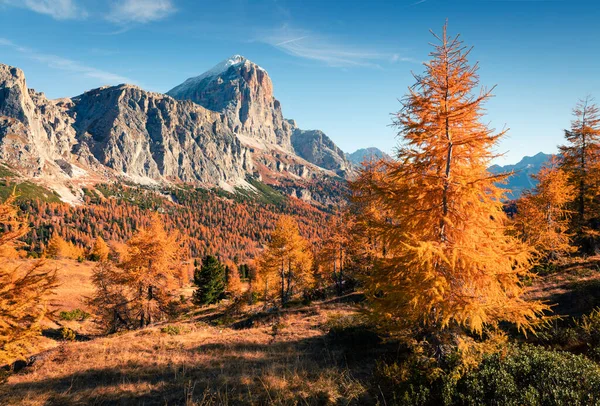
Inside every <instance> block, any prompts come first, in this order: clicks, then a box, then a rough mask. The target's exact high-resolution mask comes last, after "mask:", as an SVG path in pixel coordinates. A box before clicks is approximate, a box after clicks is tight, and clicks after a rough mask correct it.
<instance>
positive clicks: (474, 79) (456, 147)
mask: <svg viewBox="0 0 600 406" xmlns="http://www.w3.org/2000/svg"><path fill="white" fill-rule="evenodd" d="M434 36H435V38H436V39H437V41H438V43H437V44H435V45H433V51H432V52H431V54H430V55H431V60H430V61H429V62H427V63H425V64H424V66H425V73H424V74H422V75H415V79H416V84H415V85H414V86H412V87H411V88H409V93H408V95H407V96H406V97H405V98H404V99H403V100H402V109H401V110H400V111H399V112H398V113H397V115H396V118H395V121H394V124H395V126H396V127H397V128H398V136H399V138H400V145H399V147H398V153H397V157H396V160H395V161H391V162H390V161H388V162H384V161H381V162H378V163H374V164H372V165H370V166H369V167H367V168H365V169H364V170H363V171H362V173H361V174H360V175H359V177H358V179H357V180H356V181H355V182H354V183H353V190H354V200H355V202H356V203H357V204H358V205H359V206H361V207H367V208H369V207H370V208H371V210H369V211H367V212H363V214H362V217H363V218H362V219H360V220H359V222H361V223H362V224H364V225H366V227H367V229H368V230H369V232H370V233H371V234H373V235H375V236H376V238H377V239H378V240H379V246H380V247H381V248H380V249H378V250H377V252H376V265H375V267H374V269H373V270H372V271H371V272H369V273H367V274H365V275H364V276H363V279H364V281H363V282H364V284H365V287H366V290H367V294H368V296H369V297H370V300H371V303H372V305H373V311H374V313H375V314H376V315H378V316H379V320H381V321H383V322H387V323H389V324H391V326H390V327H391V328H403V327H406V328H414V327H415V326H422V327H423V328H425V329H426V330H429V331H431V332H432V333H436V332H437V333H439V332H442V331H448V330H451V331H456V330H459V331H460V330H463V331H465V330H466V331H469V332H473V333H476V334H483V332H484V330H486V329H487V328H494V327H496V326H498V323H500V322H501V321H507V322H511V323H514V324H515V325H516V326H517V327H518V328H519V329H521V330H524V331H527V330H532V329H533V328H534V327H535V324H536V321H537V320H538V316H539V315H540V314H541V313H542V312H543V311H544V310H546V309H547V307H546V306H545V305H544V304H542V303H538V302H530V301H527V300H525V299H524V298H523V293H524V286H523V284H522V283H521V280H522V279H523V278H528V277H531V273H530V268H531V259H532V250H531V248H530V247H529V246H528V245H527V244H525V243H523V242H521V241H520V240H519V239H518V238H516V237H513V236H511V235H510V234H509V233H507V231H508V229H509V223H508V219H507V217H506V215H505V213H504V212H503V210H502V201H501V199H502V197H503V194H504V193H505V191H504V190H502V189H500V188H499V187H498V186H496V182H498V181H499V180H502V178H503V176H492V175H491V174H490V173H488V171H487V168H488V167H489V165H490V161H491V159H492V158H493V157H494V153H493V148H494V147H495V146H496V144H497V142H498V140H499V139H500V138H501V137H502V136H503V135H504V134H505V131H502V132H499V133H495V132H494V131H493V130H492V129H490V128H488V127H487V126H486V125H485V124H484V123H483V122H482V118H483V115H484V109H483V106H484V104H485V102H486V101H487V100H489V98H490V97H492V94H491V90H487V89H486V88H481V90H480V91H479V92H477V91H476V89H477V88H478V87H479V76H478V73H477V72H478V65H477V64H475V65H470V64H469V62H468V56H469V53H470V49H469V48H466V47H465V46H464V45H463V43H462V41H461V40H460V37H459V36H456V37H453V38H451V37H449V36H448V34H447V29H446V27H444V29H443V34H442V36H441V37H439V36H436V35H435V34H434ZM365 217H366V218H365Z"/></svg>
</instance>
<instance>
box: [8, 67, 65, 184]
mask: <svg viewBox="0 0 600 406" xmlns="http://www.w3.org/2000/svg"><path fill="white" fill-rule="evenodd" d="M69 107H70V103H69V101H68V100H58V101H49V100H48V99H46V97H45V96H44V95H43V94H42V93H36V92H34V91H33V90H29V89H27V84H26V82H25V75H24V74H23V71H21V70H20V69H17V68H13V67H11V66H7V65H2V64H0V160H2V161H3V162H5V163H8V164H9V165H11V166H13V167H15V168H18V169H19V170H21V171H22V172H23V173H24V174H26V175H29V176H39V175H40V174H42V173H49V174H54V173H57V172H60V171H61V168H60V166H59V165H58V164H57V162H59V161H62V160H64V159H65V158H67V159H68V158H69V156H70V151H71V147H72V145H73V144H74V143H75V142H76V141H75V131H74V130H73V128H72V127H71V124H72V119H71V117H69V116H68V115H67V114H66V111H67V110H68V108H69Z"/></svg>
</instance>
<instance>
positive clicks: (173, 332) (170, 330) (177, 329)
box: [160, 325, 182, 336]
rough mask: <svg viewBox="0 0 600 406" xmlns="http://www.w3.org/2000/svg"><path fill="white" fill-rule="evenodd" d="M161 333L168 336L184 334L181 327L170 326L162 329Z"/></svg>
mask: <svg viewBox="0 0 600 406" xmlns="http://www.w3.org/2000/svg"><path fill="white" fill-rule="evenodd" d="M160 332H161V333H164V334H168V335H170V336H178V335H179V334H181V333H182V330H181V328H180V327H179V326H172V325H168V326H165V327H163V328H161V329H160Z"/></svg>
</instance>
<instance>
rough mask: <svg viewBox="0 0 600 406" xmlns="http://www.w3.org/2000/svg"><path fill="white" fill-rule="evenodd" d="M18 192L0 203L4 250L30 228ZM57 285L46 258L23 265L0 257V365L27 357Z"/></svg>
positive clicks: (0, 241) (16, 243)
mask: <svg viewBox="0 0 600 406" xmlns="http://www.w3.org/2000/svg"><path fill="white" fill-rule="evenodd" d="M14 200H15V196H14V195H13V196H12V197H10V198H9V199H8V200H7V201H5V202H4V203H2V204H0V227H1V229H0V252H7V251H11V250H14V248H15V247H19V246H21V245H22V243H21V242H20V239H21V238H22V237H23V236H25V235H26V234H27V233H28V232H29V228H28V227H27V225H26V224H25V223H24V222H23V221H22V220H21V219H20V218H19V216H18V212H17V208H16V207H15V206H14V204H13V203H14ZM55 287H56V275H55V272H53V271H49V270H46V269H45V267H44V263H43V262H42V261H36V262H35V263H33V264H32V265H29V266H25V267H19V266H18V265H17V264H15V263H13V262H11V261H10V258H5V257H0V365H4V364H6V363H9V362H12V361H15V360H16V359H18V358H23V357H24V356H25V355H26V354H27V353H28V352H29V351H30V350H31V349H32V346H33V345H34V342H35V338H36V337H37V336H39V335H40V332H41V328H40V325H39V322H40V320H41V319H42V318H43V317H44V316H45V315H46V314H47V307H46V305H47V303H48V300H49V299H50V296H51V295H52V292H53V289H54V288H55Z"/></svg>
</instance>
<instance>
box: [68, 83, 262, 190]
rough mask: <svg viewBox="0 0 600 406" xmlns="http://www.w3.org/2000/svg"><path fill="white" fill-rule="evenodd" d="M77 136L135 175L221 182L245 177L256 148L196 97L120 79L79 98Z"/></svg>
mask: <svg viewBox="0 0 600 406" xmlns="http://www.w3.org/2000/svg"><path fill="white" fill-rule="evenodd" d="M73 102H74V106H73V108H72V113H73V114H74V115H75V116H76V117H77V120H76V122H75V124H74V127H75V129H76V131H77V139H78V141H80V142H81V143H82V144H86V146H87V148H88V149H89V150H90V151H91V152H92V154H93V155H94V157H95V158H97V159H98V161H100V162H101V163H102V164H103V165H106V166H108V167H110V168H112V169H114V170H115V171H117V172H119V173H124V174H127V175H128V176H129V177H132V178H135V177H141V178H149V179H163V180H180V181H183V182H199V183H207V184H219V183H222V182H234V183H235V182H236V181H239V180H242V179H244V177H245V175H246V173H247V172H248V171H251V170H252V160H251V157H250V152H249V150H248V149H247V148H245V147H243V146H242V145H241V143H240V141H239V140H238V139H237V138H236V137H235V135H234V134H233V133H232V132H231V131H230V130H229V128H228V127H227V125H225V124H224V117H223V116H222V115H221V114H219V113H215V112H213V111H210V110H207V109H205V108H203V107H201V106H198V105H196V104H194V103H191V102H180V101H176V100H174V99H173V98H171V97H168V96H165V95H162V94H159V93H152V92H146V91H144V90H142V89H140V88H138V87H135V86H130V85H120V86H114V87H108V88H100V89H96V90H92V91H89V92H86V93H84V94H83V95H81V96H79V97H77V98H74V99H73Z"/></svg>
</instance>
